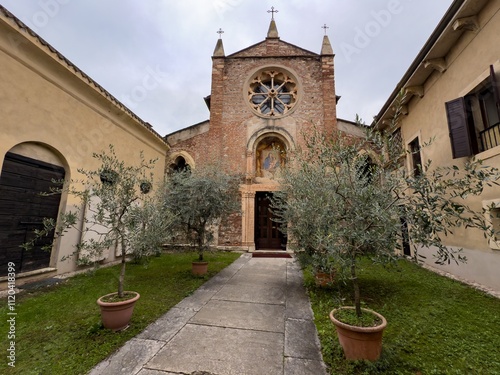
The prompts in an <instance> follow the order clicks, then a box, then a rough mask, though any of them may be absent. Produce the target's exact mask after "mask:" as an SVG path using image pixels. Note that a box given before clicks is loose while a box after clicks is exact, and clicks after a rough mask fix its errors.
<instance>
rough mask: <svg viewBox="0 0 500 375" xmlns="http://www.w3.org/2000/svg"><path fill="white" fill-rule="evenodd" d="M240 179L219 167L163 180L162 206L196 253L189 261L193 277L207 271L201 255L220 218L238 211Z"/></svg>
mask: <svg viewBox="0 0 500 375" xmlns="http://www.w3.org/2000/svg"><path fill="white" fill-rule="evenodd" d="M240 180H241V179H240V176H238V175H235V174H231V173H228V172H226V171H225V170H224V168H223V167H222V166H220V165H208V166H206V167H203V168H199V169H194V170H191V169H184V170H180V171H177V172H173V173H172V174H170V176H169V177H168V178H167V181H166V195H165V206H166V207H167V208H168V210H169V211H170V212H172V213H173V214H174V215H175V224H176V230H177V232H178V233H182V234H183V235H184V239H185V240H187V241H188V242H189V244H190V245H191V246H192V247H194V249H195V250H196V252H197V253H198V258H197V260H196V261H193V274H195V275H203V274H205V273H206V272H207V270H208V263H207V262H206V261H205V259H204V257H203V255H204V253H205V251H207V250H209V249H210V245H211V244H212V242H213V240H214V234H215V231H217V230H218V224H219V222H220V221H221V219H226V218H227V217H228V216H229V215H234V214H239V212H240V200H239V196H240V195H239V183H240Z"/></svg>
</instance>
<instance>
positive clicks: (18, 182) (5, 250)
mask: <svg viewBox="0 0 500 375" xmlns="http://www.w3.org/2000/svg"><path fill="white" fill-rule="evenodd" d="M64 174H65V172H64V169H63V168H62V167H59V166H56V165H52V164H48V163H44V162H41V161H39V160H35V159H31V158H27V157H24V156H21V155H17V154H12V153H7V155H6V156H5V160H4V163H3V168H2V174H1V176H0V276H5V274H6V272H7V268H8V267H7V263H8V262H14V263H15V265H16V273H17V272H27V271H33V270H37V269H40V268H45V267H48V266H49V263H50V256H51V254H50V252H48V251H44V250H42V247H43V246H45V245H47V244H50V243H51V242H52V239H53V234H51V235H50V236H48V237H44V238H43V239H41V240H39V241H37V242H36V243H35V245H34V248H33V249H31V250H29V251H25V250H24V249H23V248H21V247H20V245H22V244H23V243H26V242H28V241H30V240H32V239H33V236H34V233H33V230H34V229H42V228H43V223H42V221H43V219H44V218H53V219H56V218H57V214H58V211H59V203H60V200H61V195H60V194H55V195H51V196H47V197H43V196H40V193H41V192H48V191H50V187H51V186H56V185H55V184H54V183H53V182H52V180H53V179H54V180H60V179H63V178H64Z"/></svg>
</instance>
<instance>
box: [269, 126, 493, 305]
mask: <svg viewBox="0 0 500 375" xmlns="http://www.w3.org/2000/svg"><path fill="white" fill-rule="evenodd" d="M393 134H394V133H391V132H385V133H382V132H378V131H375V130H373V129H371V128H366V136H365V137H364V138H353V137H346V136H345V135H344V134H342V133H340V132H339V133H335V134H333V135H330V136H328V137H327V136H325V134H323V133H322V132H320V131H318V130H317V129H313V131H312V132H311V133H310V134H308V135H304V137H305V140H306V142H305V147H304V148H303V149H301V150H298V151H297V152H296V153H294V154H293V156H292V157H291V160H289V162H288V167H287V168H286V169H285V171H284V173H283V181H282V186H283V189H282V190H281V192H278V193H277V194H276V195H275V199H274V202H273V207H274V208H273V209H274V211H275V213H276V214H277V216H278V221H279V222H280V223H281V224H282V230H284V231H286V232H287V234H288V237H289V239H290V242H291V245H292V246H295V251H296V252H298V254H299V256H300V259H302V260H305V261H306V262H309V263H313V266H316V267H317V268H322V267H326V268H327V267H332V266H333V267H336V268H337V274H338V275H341V274H344V275H348V277H349V278H350V279H351V280H352V282H353V288H354V301H355V305H356V307H357V309H358V310H357V311H358V315H360V310H359V308H360V295H359V285H358V283H357V271H356V265H357V262H358V260H359V258H360V257H361V256H365V255H369V256H371V257H372V259H373V260H374V261H376V262H388V261H392V260H394V259H396V258H397V252H396V251H395V250H396V249H399V248H400V247H401V244H402V241H403V235H404V232H403V231H402V230H401V223H402V222H401V220H402V219H404V220H406V222H407V224H408V230H409V238H410V239H411V242H412V244H413V245H414V259H415V260H418V258H419V254H418V246H424V247H430V248H433V249H435V250H436V251H435V257H436V259H435V261H436V263H440V264H444V263H449V262H450V261H455V262H465V261H466V259H465V257H463V256H462V255H461V254H460V250H457V249H455V248H451V247H447V246H445V244H444V243H443V236H446V235H448V234H450V233H452V230H453V228H456V227H460V226H463V227H466V228H477V229H480V230H482V231H483V233H484V235H485V236H488V235H491V234H492V228H490V227H489V226H488V225H487V224H486V222H485V211H484V210H480V211H474V210H472V209H471V208H470V207H469V206H468V205H467V202H466V200H465V198H467V197H468V196H470V195H478V194H481V193H482V191H483V189H484V188H485V187H486V186H492V185H497V180H498V178H499V171H498V170H497V169H495V168H488V167H485V166H483V165H482V162H481V161H480V160H470V161H468V162H466V163H465V165H464V167H463V168H459V167H457V166H452V167H438V168H432V166H431V162H430V161H429V162H428V163H427V164H426V165H425V166H423V168H422V170H421V173H420V174H418V175H417V176H413V175H408V174H407V173H406V172H405V168H404V167H402V165H401V150H402V148H401V144H400V142H399V141H398V140H397V139H396V138H395V137H394V136H393ZM368 157H369V159H368ZM368 160H370V162H369V163H367V161H368ZM342 271H345V272H342Z"/></svg>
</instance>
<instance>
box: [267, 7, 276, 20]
mask: <svg viewBox="0 0 500 375" xmlns="http://www.w3.org/2000/svg"><path fill="white" fill-rule="evenodd" d="M267 13H271V21H272V20H274V13H278V10H277V9H274V7H271V10H268V11H267Z"/></svg>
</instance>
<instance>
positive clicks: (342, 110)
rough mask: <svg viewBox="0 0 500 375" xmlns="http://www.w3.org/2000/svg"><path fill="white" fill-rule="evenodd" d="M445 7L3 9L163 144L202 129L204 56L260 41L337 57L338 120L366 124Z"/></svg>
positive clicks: (155, 1)
mask: <svg viewBox="0 0 500 375" xmlns="http://www.w3.org/2000/svg"><path fill="white" fill-rule="evenodd" d="M451 3H452V0H419V1H417V0H273V1H268V0H259V1H257V0H0V4H2V5H3V6H4V7H5V8H7V9H8V10H9V11H11V12H12V13H13V14H14V15H15V16H17V17H18V18H20V19H21V21H23V22H24V23H26V24H27V25H28V26H29V27H31V28H32V29H33V30H34V31H35V32H36V33H38V34H39V35H40V36H41V37H42V38H44V39H45V40H46V41H47V42H49V43H50V44H51V45H52V46H53V47H55V48H56V49H57V50H58V51H59V52H61V53H62V54H63V55H64V56H65V57H67V58H68V59H69V60H70V61H72V62H73V63H74V64H75V65H76V66H78V67H79V68H80V69H81V70H83V71H84V72H85V73H87V74H88V75H89V76H90V77H92V78H93V79H94V80H95V81H96V82H97V83H99V84H100V85H101V86H103V87H104V88H105V89H106V90H108V91H109V92H110V93H111V94H112V95H114V96H115V97H116V98H117V99H118V100H120V101H121V102H123V103H124V104H125V105H126V106H128V107H129V108H130V109H131V110H132V111H133V112H135V113H136V114H137V115H138V116H139V117H141V118H142V119H143V120H144V121H147V122H149V123H151V124H152V125H153V127H154V129H155V130H156V131H157V132H159V133H160V134H161V135H165V134H168V133H171V132H174V131H176V130H179V129H182V128H184V127H187V126H190V125H193V124H196V123H198V122H201V121H204V120H207V119H208V118H209V112H208V109H207V107H206V105H205V102H204V100H203V97H205V96H207V95H209V94H210V84H211V68H212V60H211V56H212V53H213V51H214V47H215V44H216V42H217V39H218V37H219V35H218V34H217V31H218V30H219V29H220V28H221V29H222V30H223V31H224V33H223V34H222V39H223V43H224V50H225V53H226V55H229V54H232V53H234V52H237V51H239V50H241V49H243V48H246V47H248V46H250V45H252V44H255V43H258V42H260V41H262V40H264V39H265V37H266V35H267V30H268V27H269V22H270V19H271V15H270V13H268V12H267V11H268V10H270V9H271V6H274V8H275V9H277V10H278V13H275V21H276V24H277V28H278V32H279V36H280V38H281V40H284V41H286V42H289V43H292V44H295V45H297V46H299V47H302V48H305V49H307V50H310V51H312V52H315V53H320V50H321V42H322V38H323V35H324V29H323V28H322V26H323V25H325V24H326V26H328V29H326V30H327V34H328V36H329V38H330V42H331V44H332V47H333V50H334V53H335V55H336V56H335V81H336V91H337V95H340V96H341V97H342V98H341V100H340V102H339V104H338V107H337V115H338V117H340V118H343V119H347V120H354V119H355V116H356V114H359V115H360V116H361V117H362V118H363V120H365V122H367V123H370V122H371V120H372V118H373V116H374V115H376V114H377V113H378V112H379V110H380V109H381V107H382V105H383V104H384V103H385V101H386V100H387V98H388V97H389V95H390V94H391V93H392V91H393V90H394V88H395V87H396V85H397V83H398V82H399V80H400V79H401V78H402V76H403V74H404V73H405V72H406V70H407V69H408V67H409V66H410V64H411V62H412V61H413V60H414V58H415V57H416V56H417V54H418V52H419V51H420V49H421V48H422V47H423V45H424V43H425V42H426V41H427V39H428V38H429V36H430V34H431V33H432V31H433V30H434V29H435V27H436V26H437V24H438V22H439V21H440V19H441V18H442V17H443V15H444V13H445V12H446V10H447V9H448V7H449V6H450V5H451Z"/></svg>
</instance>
